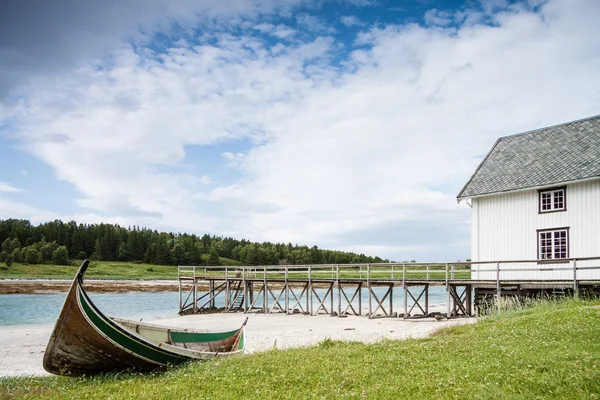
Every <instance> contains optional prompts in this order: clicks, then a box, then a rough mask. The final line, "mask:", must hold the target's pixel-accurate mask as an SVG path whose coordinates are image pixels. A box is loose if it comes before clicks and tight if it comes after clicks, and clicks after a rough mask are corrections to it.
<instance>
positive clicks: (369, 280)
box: [367, 264, 373, 319]
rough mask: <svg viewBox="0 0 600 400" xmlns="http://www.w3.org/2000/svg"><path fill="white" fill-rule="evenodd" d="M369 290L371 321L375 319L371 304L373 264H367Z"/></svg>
mask: <svg viewBox="0 0 600 400" xmlns="http://www.w3.org/2000/svg"><path fill="white" fill-rule="evenodd" d="M367 290H368V291H369V319H371V318H373V315H371V313H372V312H373V306H372V302H371V297H372V296H371V264H367Z"/></svg>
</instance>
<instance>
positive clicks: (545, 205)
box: [541, 192, 552, 211]
mask: <svg viewBox="0 0 600 400" xmlns="http://www.w3.org/2000/svg"><path fill="white" fill-rule="evenodd" d="M541 196H542V201H541V206H542V211H547V210H551V209H552V193H550V192H543V193H541Z"/></svg>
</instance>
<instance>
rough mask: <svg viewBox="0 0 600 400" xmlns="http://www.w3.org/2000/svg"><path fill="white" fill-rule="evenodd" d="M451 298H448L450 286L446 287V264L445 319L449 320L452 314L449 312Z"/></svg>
mask: <svg viewBox="0 0 600 400" xmlns="http://www.w3.org/2000/svg"><path fill="white" fill-rule="evenodd" d="M451 301H452V297H451V296H450V286H449V285H448V263H446V318H448V319H450V317H451V316H452V312H451V311H450V302H451Z"/></svg>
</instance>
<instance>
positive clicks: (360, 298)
mask: <svg viewBox="0 0 600 400" xmlns="http://www.w3.org/2000/svg"><path fill="white" fill-rule="evenodd" d="M358 315H361V316H362V282H360V283H359V284H358Z"/></svg>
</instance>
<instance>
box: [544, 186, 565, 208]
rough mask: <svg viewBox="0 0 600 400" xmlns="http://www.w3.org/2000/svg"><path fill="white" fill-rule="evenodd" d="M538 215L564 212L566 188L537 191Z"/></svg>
mask: <svg viewBox="0 0 600 400" xmlns="http://www.w3.org/2000/svg"><path fill="white" fill-rule="evenodd" d="M539 205H540V210H539V212H540V213H545V212H553V211H565V210H566V209H567V188H566V187H560V188H553V189H545V190H540V191H539Z"/></svg>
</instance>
